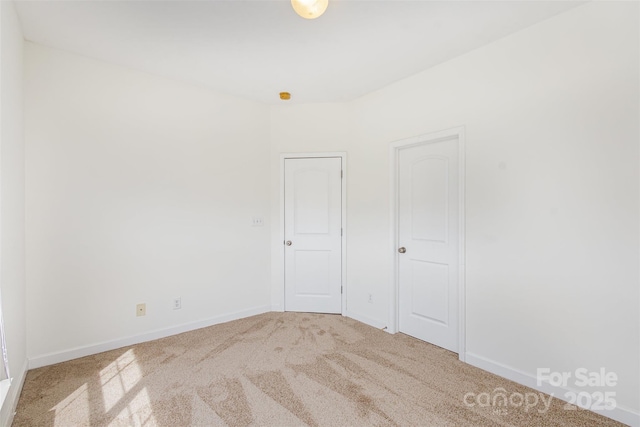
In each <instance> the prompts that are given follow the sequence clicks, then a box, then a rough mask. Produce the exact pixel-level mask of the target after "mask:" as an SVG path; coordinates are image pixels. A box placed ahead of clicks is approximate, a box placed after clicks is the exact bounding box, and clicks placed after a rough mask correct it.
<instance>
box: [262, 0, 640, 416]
mask: <svg viewBox="0 0 640 427" xmlns="http://www.w3.org/2000/svg"><path fill="white" fill-rule="evenodd" d="M637 35H638V4H637V3H592V4H587V5H584V6H580V7H578V8H576V9H574V10H571V11H569V12H567V13H564V14H561V15H559V16H557V17H554V18H552V19H550V20H548V21H545V22H542V23H540V24H538V25H535V26H533V27H530V28H528V29H526V30H523V31H521V32H519V33H516V34H514V35H511V36H509V37H506V38H504V39H502V40H499V41H498V42H495V43H493V44H490V45H488V46H485V47H483V48H481V49H478V50H476V51H474V52H471V53H469V54H466V55H463V56H461V57H459V58H457V59H455V60H452V61H449V62H447V63H444V64H442V65H440V66H438V67H435V68H432V69H430V70H427V71H424V72H422V73H420V74H418V75H415V76H413V77H411V78H408V79H405V80H403V81H400V82H397V83H396V84H393V85H391V86H388V87H386V88H384V89H382V90H379V91H377V92H374V93H371V94H369V95H367V96H364V97H362V98H360V99H358V100H356V101H355V102H353V103H350V104H348V105H347V106H346V108H345V106H341V110H340V111H338V113H337V114H338V116H339V117H340V121H339V122H338V124H337V125H336V126H337V127H336V128H335V130H333V129H331V128H330V127H331V126H334V122H335V120H333V119H331V118H330V119H328V120H324V119H325V117H326V116H327V114H328V113H327V112H326V111H320V112H318V111H316V110H315V108H316V107H310V106H303V107H295V108H291V109H289V110H282V109H281V108H280V107H274V109H272V122H271V126H272V136H271V137H272V146H273V147H274V150H284V151H305V150H309V151H323V150H336V151H347V152H348V156H349V172H348V177H349V181H348V190H347V191H348V194H347V205H348V207H347V218H348V241H347V245H348V251H347V259H348V271H347V289H348V307H349V313H350V315H353V316H354V317H356V318H360V319H365V320H366V319H369V321H370V323H371V324H374V325H376V326H381V325H386V323H387V320H388V314H389V302H388V295H389V287H390V269H391V259H390V257H389V226H390V225H389V221H390V219H389V209H390V202H389V158H388V157H389V155H388V150H389V143H390V142H392V141H396V140H400V139H404V138H407V137H411V136H415V135H420V134H425V133H429V132H434V131H439V130H443V129H447V128H451V127H455V126H460V125H464V126H465V128H466V145H467V149H466V156H467V170H466V172H467V183H466V184H467V192H466V203H467V209H466V218H467V223H466V226H467V235H466V259H467V282H466V285H467V295H466V303H467V324H466V327H467V335H466V338H467V343H466V344H467V352H468V356H469V357H468V359H469V360H472V361H474V363H477V364H481V363H482V364H483V366H484V367H485V368H487V369H493V370H494V371H500V370H501V371H502V372H504V373H508V374H513V375H512V376H513V377H518V378H525V377H528V378H531V377H533V376H535V374H536V369H537V368H539V367H540V368H543V367H548V368H550V369H552V370H554V371H571V372H573V371H575V369H576V368H580V367H584V368H587V369H589V370H598V369H599V368H600V367H605V368H606V369H607V370H608V371H613V372H616V373H617V374H618V376H619V377H620V381H619V385H618V386H617V387H615V388H614V390H613V391H615V392H616V393H617V403H618V405H619V406H621V407H623V408H626V409H627V410H629V411H631V412H635V413H636V414H637V413H638V412H639V411H640V407H639V402H640V384H639V382H638V381H639V380H638V379H639V377H640V372H639V369H638V368H639V366H638V360H640V344H639V342H638V340H639V337H640V330H639V325H640V318H639V313H640V307H639V302H640V301H639V296H640V295H639V289H638V283H639V277H638V271H639V262H638V259H639V242H638V236H639V231H640V230H639V227H638V225H639V224H638V218H639V217H640V212H639V206H638V200H639V199H638V192H639V185H638V182H639V176H638V170H639V166H640V165H639V162H638V140H639V136H640V132H639V129H638V117H639V112H640V111H639V107H638V105H639V102H638V101H639V99H638V94H639V88H638V75H639V71H640V70H639V68H638V61H639V56H638V54H639V46H638V37H637ZM316 115H317V116H318V117H320V120H319V123H321V124H322V125H319V124H318V125H314V123H315V116H316ZM310 124H311V125H312V126H313V127H311V128H310V127H309V125H310ZM326 127H329V128H328V129H327V128H326ZM285 128H286V129H287V131H286V132H285V131H284V130H283V129H285ZM318 128H321V129H322V134H321V135H320V137H318V136H317V135H316V133H315V132H316V131H317V129H318ZM344 135H347V136H348V137H347V138H345V137H344ZM310 137H311V138H313V143H311V142H310V139H309V138H310ZM274 158H275V156H273V155H272V167H273V165H274V164H275V163H274V162H273V159H274ZM274 176H275V175H274V174H273V173H272V178H273V177H274ZM272 194H275V193H272ZM272 213H273V211H272ZM368 293H372V294H373V304H371V303H369V302H368V301H367V294H368ZM516 374H517V375H516ZM569 387H570V388H577V387H572V384H569ZM585 390H586V391H589V392H591V391H593V390H592V389H589V388H586V389H585ZM608 390H611V389H610V388H608ZM631 412H628V413H631Z"/></svg>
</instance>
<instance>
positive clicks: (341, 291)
mask: <svg viewBox="0 0 640 427" xmlns="http://www.w3.org/2000/svg"><path fill="white" fill-rule="evenodd" d="M340 294H342V285H340Z"/></svg>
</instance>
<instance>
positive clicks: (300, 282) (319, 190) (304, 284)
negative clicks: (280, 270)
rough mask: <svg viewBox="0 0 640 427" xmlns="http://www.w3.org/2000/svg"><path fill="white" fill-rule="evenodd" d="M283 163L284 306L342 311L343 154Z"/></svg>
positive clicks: (326, 311)
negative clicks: (340, 156) (341, 155)
mask: <svg viewBox="0 0 640 427" xmlns="http://www.w3.org/2000/svg"><path fill="white" fill-rule="evenodd" d="M284 168H285V174H284V175H285V183H284V202H285V208H284V219H285V224H284V230H285V242H287V244H285V246H284V251H285V310H287V311H305V312H319V313H341V312H342V294H341V289H342V235H341V234H342V232H341V230H342V182H341V171H342V159H341V158H339V157H327V158H304V159H285V161H284ZM288 243H290V245H289V244H288Z"/></svg>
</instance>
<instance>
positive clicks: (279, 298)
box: [272, 152, 347, 316]
mask: <svg viewBox="0 0 640 427" xmlns="http://www.w3.org/2000/svg"><path fill="white" fill-rule="evenodd" d="M322 157H338V158H340V159H342V181H341V185H342V200H341V204H342V206H341V215H342V242H341V251H342V254H341V255H342V271H341V274H342V315H343V316H344V315H345V313H347V245H346V241H347V153H346V152H321V153H282V154H280V185H279V191H280V197H279V203H278V206H279V211H280V219H279V221H278V224H279V227H278V228H279V232H278V242H277V245H279V247H280V249H281V250H278V251H277V259H278V260H277V262H278V265H279V266H280V268H279V270H280V272H279V278H278V285H279V286H278V288H279V289H278V292H277V295H276V296H275V297H274V298H272V305H273V306H276V307H280V308H281V309H280V310H279V311H284V295H285V288H284V278H285V271H284V241H285V235H284V231H285V229H284V175H285V174H284V161H285V159H314V158H322Z"/></svg>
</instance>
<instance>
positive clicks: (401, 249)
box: [398, 246, 407, 254]
mask: <svg viewBox="0 0 640 427" xmlns="http://www.w3.org/2000/svg"><path fill="white" fill-rule="evenodd" d="M398 252H400V253H401V254H403V253H405V252H407V248H405V247H404V246H403V247H401V248H399V249H398Z"/></svg>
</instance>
